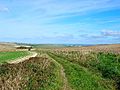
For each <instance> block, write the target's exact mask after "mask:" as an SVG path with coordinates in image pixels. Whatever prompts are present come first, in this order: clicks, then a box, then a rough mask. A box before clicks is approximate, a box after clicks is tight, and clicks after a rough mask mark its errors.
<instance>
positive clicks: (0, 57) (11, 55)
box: [0, 51, 29, 63]
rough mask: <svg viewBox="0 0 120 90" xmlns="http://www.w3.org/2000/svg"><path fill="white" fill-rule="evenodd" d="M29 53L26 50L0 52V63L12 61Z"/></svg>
mask: <svg viewBox="0 0 120 90" xmlns="http://www.w3.org/2000/svg"><path fill="white" fill-rule="evenodd" d="M27 55H29V53H28V52H27V51H9V52H7V51H6V52H0V63H4V62H7V61H12V60H15V59H18V58H22V57H25V56H27Z"/></svg>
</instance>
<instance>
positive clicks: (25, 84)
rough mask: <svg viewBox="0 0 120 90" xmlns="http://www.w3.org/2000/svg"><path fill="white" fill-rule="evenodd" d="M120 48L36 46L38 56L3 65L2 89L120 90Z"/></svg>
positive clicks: (0, 85)
mask: <svg viewBox="0 0 120 90" xmlns="http://www.w3.org/2000/svg"><path fill="white" fill-rule="evenodd" d="M119 50H120V45H119V44H118V45H99V46H88V47H61V48H60V47H59V48H57V47H55V48H41V47H38V46H37V47H35V49H34V52H36V53H37V54H38V55H37V56H36V57H33V58H30V59H28V60H26V61H23V62H21V63H17V64H7V63H5V64H2V65H0V90H120V51H119Z"/></svg>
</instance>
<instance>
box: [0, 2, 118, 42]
mask: <svg viewBox="0 0 120 90" xmlns="http://www.w3.org/2000/svg"><path fill="white" fill-rule="evenodd" d="M0 42H22V43H45V44H70V43H71V44H72V43H74V44H112V43H120V0H0Z"/></svg>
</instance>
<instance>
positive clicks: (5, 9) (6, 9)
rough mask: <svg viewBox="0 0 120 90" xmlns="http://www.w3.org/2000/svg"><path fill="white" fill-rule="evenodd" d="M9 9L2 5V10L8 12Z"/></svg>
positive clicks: (0, 8) (0, 9) (0, 10)
mask: <svg viewBox="0 0 120 90" xmlns="http://www.w3.org/2000/svg"><path fill="white" fill-rule="evenodd" d="M8 11H9V9H8V8H7V7H0V12H8Z"/></svg>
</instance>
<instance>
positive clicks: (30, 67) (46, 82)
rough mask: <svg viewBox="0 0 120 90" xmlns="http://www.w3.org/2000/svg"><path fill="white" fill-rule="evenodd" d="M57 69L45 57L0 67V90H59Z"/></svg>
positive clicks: (60, 82)
mask: <svg viewBox="0 0 120 90" xmlns="http://www.w3.org/2000/svg"><path fill="white" fill-rule="evenodd" d="M62 85H63V84H62V81H61V77H60V75H59V67H58V66H56V65H55V64H54V63H53V62H51V61H50V60H49V59H48V58H46V57H35V58H30V59H29V60H26V61H24V62H22V63H19V64H2V65H0V90H60V88H61V87H62Z"/></svg>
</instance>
